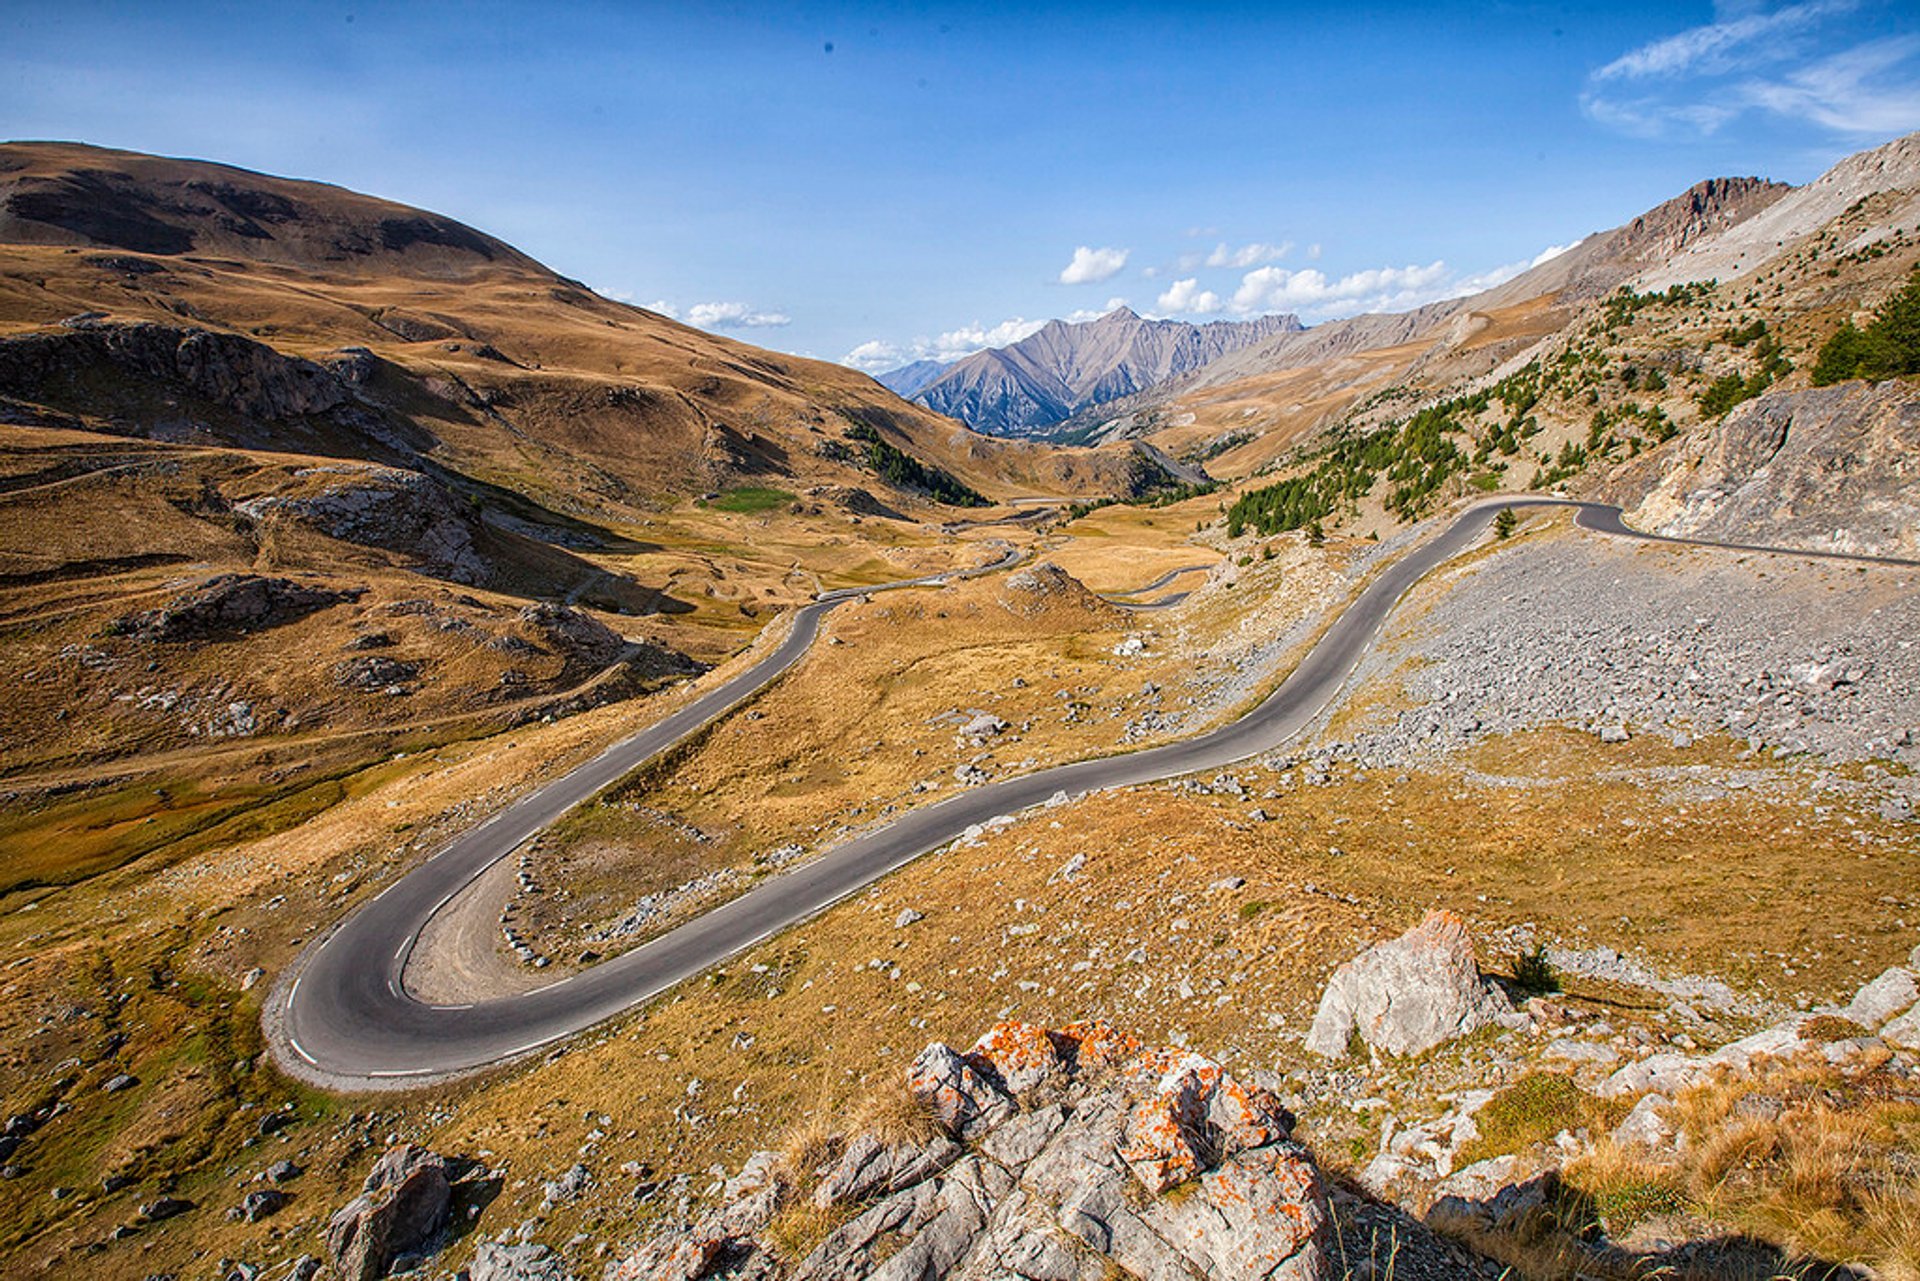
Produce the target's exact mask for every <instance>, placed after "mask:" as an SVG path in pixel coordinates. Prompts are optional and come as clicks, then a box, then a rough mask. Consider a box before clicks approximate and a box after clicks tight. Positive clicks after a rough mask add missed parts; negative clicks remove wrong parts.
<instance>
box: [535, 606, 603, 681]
mask: <svg viewBox="0 0 1920 1281" xmlns="http://www.w3.org/2000/svg"><path fill="white" fill-rule="evenodd" d="M519 623H520V631H521V632H522V633H523V634H524V635H525V636H526V637H527V638H528V639H529V640H531V641H533V642H534V643H535V644H537V645H539V646H541V647H542V648H544V649H549V650H552V651H553V652H554V653H556V654H559V655H561V656H562V657H564V658H566V659H567V660H568V661H569V662H577V663H582V664H585V665H588V666H592V667H605V666H606V665H607V664H608V663H611V662H612V661H613V660H614V659H616V658H618V657H619V656H620V654H621V651H623V650H625V649H626V648H627V640H626V637H624V636H622V635H620V633H619V632H616V631H614V630H613V629H612V628H611V627H608V626H607V625H606V624H605V623H603V622H601V621H600V620H599V619H597V618H594V617H593V616H592V615H590V614H583V613H581V612H580V611H579V610H577V609H574V608H572V607H571V606H567V605H555V604H551V603H549V602H545V601H542V602H540V603H537V604H533V605H529V606H527V607H526V608H525V609H523V610H521V611H520V619H519Z"/></svg>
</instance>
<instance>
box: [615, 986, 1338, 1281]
mask: <svg viewBox="0 0 1920 1281" xmlns="http://www.w3.org/2000/svg"><path fill="white" fill-rule="evenodd" d="M908 1088H909V1089H910V1090H911V1092H912V1094H913V1096H914V1098H915V1099H916V1100H917V1101H918V1103H919V1104H920V1106H921V1108H922V1109H923V1111H924V1112H926V1113H927V1114H928V1115H929V1116H930V1117H931V1119H932V1121H933V1124H934V1126H935V1128H936V1131H937V1132H936V1133H935V1134H934V1135H933V1137H932V1138H930V1139H927V1140H925V1141H896V1142H889V1141H887V1140H886V1139H885V1138H883V1137H882V1136H880V1135H875V1134H859V1135H856V1136H855V1137H853V1138H852V1139H851V1140H850V1141H849V1142H847V1144H846V1145H845V1146H844V1148H842V1149H841V1150H840V1152H839V1154H838V1155H837V1156H836V1157H835V1158H834V1159H832V1160H831V1161H829V1162H828V1163H827V1164H826V1165H824V1166H823V1167H821V1168H820V1169H818V1170H816V1171H812V1172H808V1174H809V1175H810V1177H811V1179H812V1180H813V1183H812V1187H811V1189H810V1191H808V1192H806V1193H805V1195H807V1196H809V1197H810V1198H811V1200H812V1201H813V1203H814V1205H815V1206H817V1207H819V1208H821V1209H832V1208H833V1207H835V1206H839V1205H843V1204H844V1205H851V1206H860V1207H864V1208H862V1209H860V1211H859V1213H857V1214H856V1215H854V1217H852V1218H851V1219H849V1220H848V1221H846V1222H845V1223H843V1224H842V1225H841V1226H840V1227H838V1228H837V1229H835V1230H834V1231H833V1232H832V1233H831V1234H830V1235H828V1237H827V1238H826V1239H825V1240H824V1241H822V1242H820V1243H819V1244H818V1245H817V1246H816V1247H814V1248H813V1250H812V1251H811V1252H810V1253H808V1254H807V1255H806V1257H804V1258H802V1259H799V1260H797V1261H796V1260H788V1259H783V1258H781V1257H779V1255H778V1254H777V1252H776V1251H775V1250H774V1248H773V1247H771V1246H770V1245H769V1244H768V1243H767V1242H766V1241H765V1240H764V1239H763V1237H764V1236H765V1235H766V1233H765V1230H766V1228H767V1227H768V1225H769V1224H770V1223H772V1221H773V1219H774V1216H775V1215H776V1214H777V1213H779V1211H780V1210H781V1208H782V1207H783V1206H784V1205H786V1204H787V1203H789V1202H790V1201H792V1200H793V1199H795V1198H797V1197H799V1196H801V1195H803V1193H802V1192H801V1190H800V1189H799V1188H796V1187H794V1186H792V1184H791V1183H790V1182H789V1180H788V1178H787V1177H786V1176H785V1175H783V1174H781V1173H779V1172H778V1171H777V1167H776V1162H775V1160H774V1158H773V1157H772V1155H771V1154H762V1155H761V1156H759V1157H756V1158H755V1159H754V1160H752V1161H749V1162H748V1163H747V1168H746V1169H745V1170H743V1171H742V1174H741V1176H740V1177H739V1178H737V1179H735V1180H734V1181H733V1182H732V1184H730V1185H729V1188H728V1192H727V1195H726V1197H725V1198H723V1199H724V1201H725V1204H723V1206H722V1207H721V1208H720V1209H718V1210H716V1211H714V1212H713V1213H712V1214H709V1215H707V1216H706V1217H705V1218H703V1219H701V1220H699V1221H698V1222H696V1223H692V1224H683V1225H678V1226H675V1227H673V1228H670V1229H668V1230H666V1231H664V1232H662V1233H660V1234H658V1235H657V1236H655V1237H654V1238H653V1239H651V1240H650V1241H648V1242H647V1243H646V1244H645V1245H643V1246H642V1247H641V1248H640V1249H639V1250H638V1251H636V1252H634V1253H633V1254H631V1255H629V1256H628V1257H626V1258H625V1259H623V1260H621V1261H619V1262H617V1263H615V1264H613V1265H611V1266H609V1267H608V1268H607V1271H606V1281H641V1279H642V1278H647V1279H648V1281H663V1279H677V1281H695V1279H696V1278H702V1277H712V1276H718V1275H722V1274H724V1275H726V1276H728V1277H732V1278H744V1277H759V1278H786V1279H788V1281H825V1279H826V1278H839V1277H853V1276H859V1277H870V1278H875V1279H876V1281H904V1279H906V1278H920V1277H930V1276H939V1277H948V1278H953V1279H954V1281H963V1279H971V1281H988V1279H989V1278H993V1279H999V1278H1027V1279H1028V1281H1102V1279H1104V1278H1111V1277H1115V1276H1134V1277H1155V1278H1183V1277H1191V1278H1202V1277H1206V1278H1217V1279H1220V1281H1229V1279H1238V1278H1248V1279H1252V1278H1264V1279H1271V1281H1317V1279H1319V1278H1330V1277H1332V1276H1333V1275H1335V1273H1336V1272H1337V1269H1336V1268H1335V1267H1334V1265H1333V1263H1332V1261H1331V1259H1330V1257H1329V1243H1330V1232H1331V1220H1330V1214H1329V1211H1328V1206H1327V1190H1326V1185H1325V1182H1324V1180H1323V1179H1322V1177H1321V1175H1320V1172H1319V1170H1318V1168H1317V1167H1316V1166H1315V1165H1314V1162H1313V1159H1312V1158H1311V1157H1310V1156H1309V1155H1308V1154H1307V1152H1306V1150H1305V1149H1304V1148H1302V1147H1300V1146H1298V1145H1297V1144H1295V1143H1293V1142H1292V1141H1291V1139H1290V1138H1289V1134H1290V1131H1291V1127H1292V1120H1293V1119H1292V1117H1291V1116H1289V1115H1288V1114H1287V1113H1286V1111H1285V1110H1284V1109H1283V1108H1282V1107H1281V1106H1280V1103H1279V1101H1278V1100H1276V1099H1275V1098H1274V1097H1273V1096H1272V1095H1271V1094H1269V1093H1268V1092H1267V1091H1265V1090H1263V1089H1260V1088H1258V1087H1255V1086H1249V1085H1246V1084H1244V1083H1242V1082H1240V1081H1238V1080H1236V1079H1235V1078H1233V1077H1232V1076H1231V1075H1229V1074H1228V1073H1227V1072H1226V1071H1225V1070H1224V1069H1223V1068H1222V1067H1221V1066H1220V1065H1219V1064H1218V1063H1215V1062H1213V1061H1212V1060H1210V1059H1207V1058H1204V1057H1202V1056H1201V1055H1198V1054H1194V1053H1191V1052H1189V1051H1186V1050H1181V1049H1174V1048H1167V1047H1148V1046H1143V1045H1141V1044H1140V1043H1139V1042H1138V1041H1136V1040H1134V1039H1133V1038H1132V1037H1130V1036H1126V1035H1124V1034H1122V1033H1119V1032H1116V1031H1114V1030H1113V1029H1111V1028H1109V1027H1107V1026H1106V1025H1105V1024H1102V1023H1091V1024H1071V1025H1069V1026H1067V1027H1064V1028H1060V1029H1049V1028H1042V1027H1035V1026H1031V1025H1028V1024H1021V1023H1002V1024H999V1025H996V1026H995V1027H994V1028H992V1029H991V1030H990V1031H989V1032H988V1033H987V1034H986V1035H985V1036H983V1037H981V1038H980V1040H979V1042H978V1043H976V1044H975V1045H974V1046H973V1047H972V1048H971V1049H970V1050H968V1051H966V1052H964V1053H963V1052H960V1051H956V1050H955V1049H953V1048H952V1047H951V1046H948V1045H945V1044H942V1043H940V1042H935V1043H933V1044H931V1045H929V1046H928V1047H927V1048H926V1049H925V1050H923V1051H922V1052H921V1054H920V1056H919V1057H918V1058H917V1059H915V1060H914V1063H913V1066H912V1068H911V1069H910V1070H909V1073H908Z"/></svg>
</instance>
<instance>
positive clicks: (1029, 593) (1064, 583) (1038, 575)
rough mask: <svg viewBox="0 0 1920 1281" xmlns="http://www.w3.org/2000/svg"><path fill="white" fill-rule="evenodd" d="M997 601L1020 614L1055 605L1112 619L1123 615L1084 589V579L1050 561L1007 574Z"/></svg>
mask: <svg viewBox="0 0 1920 1281" xmlns="http://www.w3.org/2000/svg"><path fill="white" fill-rule="evenodd" d="M1000 603H1001V604H1002V605H1003V606H1005V607H1006V609H1007V610H1008V611H1009V612H1011V613H1014V614H1017V615H1019V616H1020V617H1022V618H1032V617H1034V616H1035V615H1038V614H1041V613H1045V612H1048V611H1051V610H1059V609H1070V610H1073V611H1075V612H1078V613H1085V614H1091V615H1093V616H1094V617H1096V618H1100V619H1104V620H1107V621H1110V622H1116V623H1117V622H1119V621H1121V620H1122V619H1123V617H1124V615H1123V614H1122V613H1121V611H1120V610H1118V609H1116V608H1115V607H1114V606H1112V605H1110V604H1108V603H1107V602H1106V601H1104V600H1101V599H1100V598H1099V597H1098V596H1096V595H1094V594H1093V593H1092V592H1091V591H1089V590H1087V585H1086V584H1085V583H1083V582H1081V581H1080V580H1079V579H1077V578H1075V577H1074V576H1073V575H1072V574H1069V573H1068V572H1067V571H1066V570H1064V569H1062V568H1060V567H1059V566H1058V565H1056V564H1054V563H1053V562H1051V561H1042V562H1041V563H1040V564H1038V565H1034V566H1032V567H1030V568H1027V569H1021V570H1016V571H1015V572H1014V573H1012V574H1009V575H1008V576H1007V580H1006V582H1005V584H1004V585H1003V587H1002V590H1001V593H1000Z"/></svg>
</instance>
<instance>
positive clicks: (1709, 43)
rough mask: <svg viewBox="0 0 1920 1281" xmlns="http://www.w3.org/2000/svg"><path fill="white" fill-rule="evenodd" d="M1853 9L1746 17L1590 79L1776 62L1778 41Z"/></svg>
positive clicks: (1821, 4) (1633, 54) (1635, 56)
mask: <svg viewBox="0 0 1920 1281" xmlns="http://www.w3.org/2000/svg"><path fill="white" fill-rule="evenodd" d="M1856 7H1858V0H1807V2H1806V3H1803V4H1794V5H1788V6H1787V7H1786V8H1784V9H1776V10H1775V11H1773V12H1772V13H1747V14H1742V15H1740V16H1739V17H1735V18H1728V19H1725V20H1722V21H1719V22H1710V23H1707V24H1706V25H1704V26H1699V27H1690V28H1688V29H1687V30H1685V31H1682V32H1680V33H1679V34H1678V35H1672V36H1668V37H1666V38H1665V39H1662V40H1655V41H1653V42H1652V43H1650V44H1644V45H1641V46H1640V47H1639V48H1638V49H1634V50H1631V51H1630V52H1627V53H1624V54H1622V55H1620V56H1619V57H1618V58H1615V59H1614V60H1613V61H1612V62H1609V63H1608V64H1607V65H1606V66H1604V67H1601V68H1600V69H1599V70H1597V71H1595V72H1594V73H1593V76H1592V78H1593V79H1594V80H1595V81H1608V80H1643V79H1646V78H1648V77H1650V76H1673V75H1678V74H1680V73H1682V72H1689V71H1708V72H1714V71H1724V70H1726V69H1728V68H1729V67H1734V68H1738V67H1742V66H1746V65H1750V63H1751V60H1753V59H1756V58H1766V57H1771V56H1777V54H1778V53H1780V52H1783V50H1781V48H1780V45H1779V41H1780V39H1781V37H1783V36H1785V35H1787V34H1789V33H1791V32H1796V31H1804V30H1805V29H1806V28H1808V27H1811V26H1813V25H1814V24H1816V23H1818V22H1819V21H1820V20H1821V19H1823V18H1827V17H1831V16H1833V15H1835V14H1841V13H1846V12H1849V11H1850V10H1852V9H1854V8H1856Z"/></svg>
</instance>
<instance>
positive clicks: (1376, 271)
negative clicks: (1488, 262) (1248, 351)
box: [1231, 260, 1453, 312]
mask: <svg viewBox="0 0 1920 1281" xmlns="http://www.w3.org/2000/svg"><path fill="white" fill-rule="evenodd" d="M1452 276H1453V272H1452V271H1451V269H1449V268H1448V266H1447V264H1446V263H1444V262H1441V261H1439V260H1435V261H1434V262H1431V263H1428V264H1427V265H1426V266H1424V267H1420V266H1406V267H1371V268H1368V269H1367V270H1365V271H1356V272H1353V273H1351V274H1350V275H1345V276H1341V277H1339V278H1338V279H1329V278H1328V277H1327V275H1326V273H1325V272H1322V271H1320V270H1319V269H1318V268H1315V267H1308V268H1305V269H1304V270H1301V271H1289V270H1287V269H1286V268H1285V267H1260V268H1256V269H1255V270H1253V271H1250V272H1248V273H1247V274H1246V275H1245V276H1242V277H1241V278H1240V287H1239V288H1238V289H1236V290H1234V291H1233V301H1232V303H1231V306H1232V307H1233V309H1234V310H1235V311H1239V312H1257V311H1294V310H1306V311H1319V312H1327V311H1335V310H1348V309H1349V308H1350V309H1351V310H1353V311H1381V310H1398V309H1402V308H1405V307H1413V306H1418V305H1419V304H1420V303H1422V302H1427V301H1431V299H1432V297H1433V296H1434V294H1433V291H1434V288H1435V287H1436V286H1438V285H1441V284H1443V282H1446V281H1448V280H1450V279H1451V278H1452ZM1441 296H1444V295H1441Z"/></svg>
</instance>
